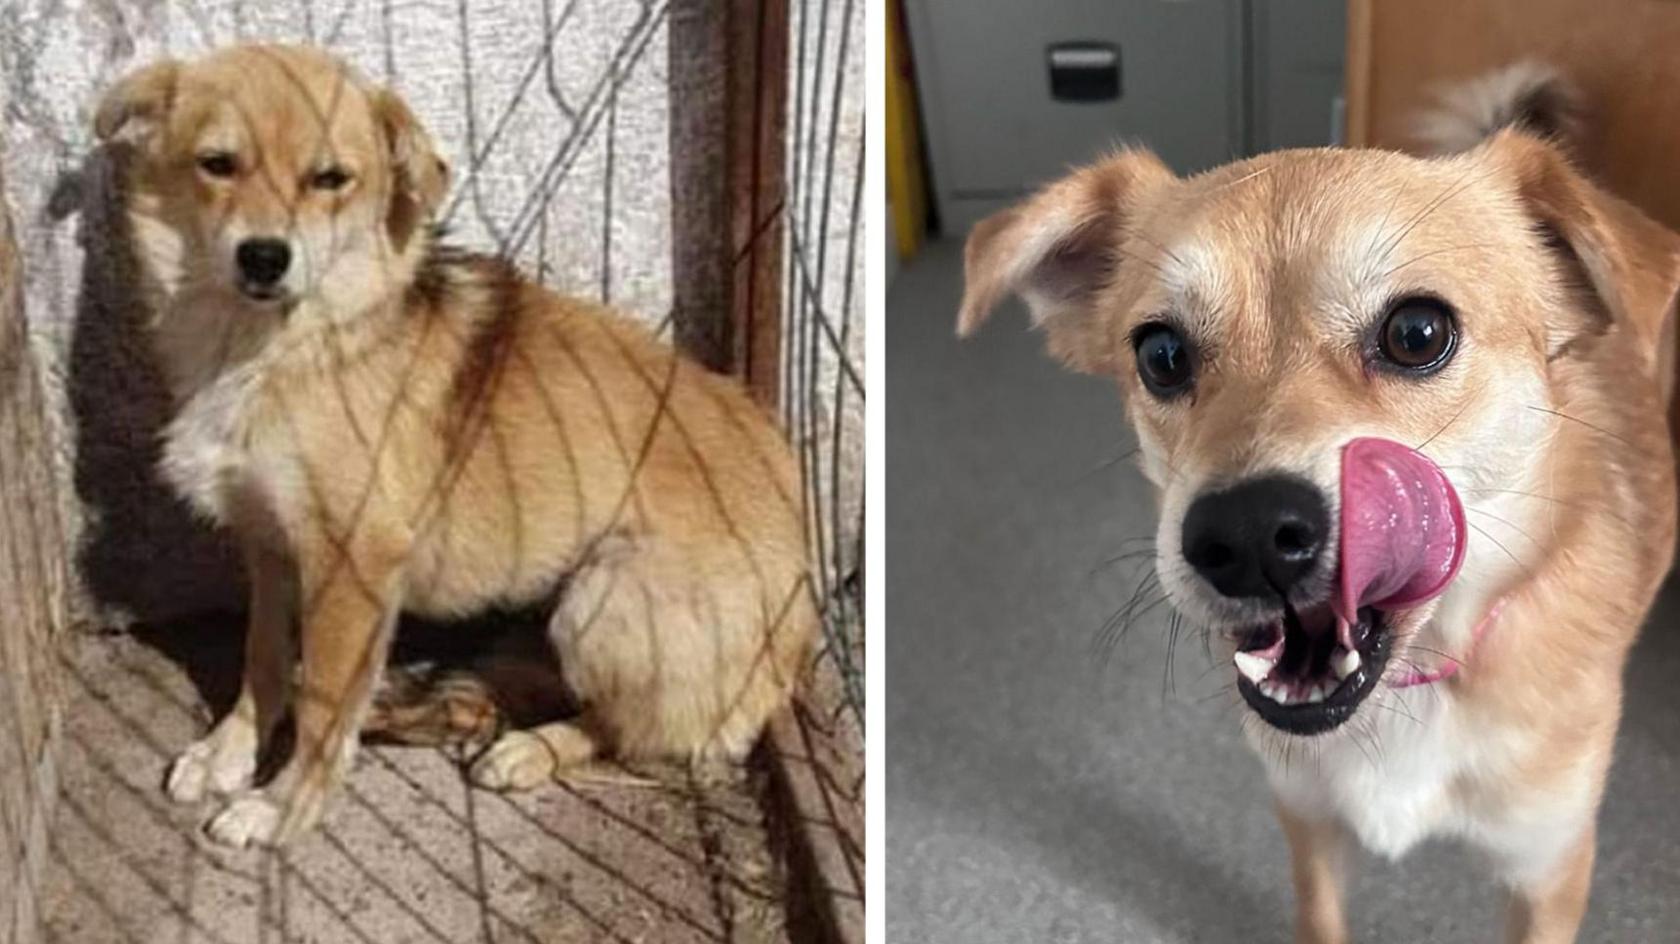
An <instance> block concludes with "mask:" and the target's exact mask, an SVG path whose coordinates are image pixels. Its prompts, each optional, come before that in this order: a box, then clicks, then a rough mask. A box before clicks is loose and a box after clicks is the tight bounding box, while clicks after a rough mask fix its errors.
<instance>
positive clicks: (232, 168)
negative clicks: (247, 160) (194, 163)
mask: <svg viewBox="0 0 1680 944" xmlns="http://www.w3.org/2000/svg"><path fill="white" fill-rule="evenodd" d="M198 169H199V170H201V171H204V172H205V173H206V174H209V175H210V176H211V177H232V176H233V175H234V173H235V172H236V171H238V170H239V162H238V161H236V160H234V158H233V155H232V154H229V153H228V152H226V151H210V152H207V153H204V154H200V155H199V156H198Z"/></svg>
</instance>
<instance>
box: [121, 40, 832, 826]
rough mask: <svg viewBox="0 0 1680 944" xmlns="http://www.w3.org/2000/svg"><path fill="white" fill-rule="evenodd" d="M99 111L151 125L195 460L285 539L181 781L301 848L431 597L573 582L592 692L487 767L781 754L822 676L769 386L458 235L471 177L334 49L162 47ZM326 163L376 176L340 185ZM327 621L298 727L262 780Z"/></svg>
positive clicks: (157, 239)
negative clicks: (813, 681) (253, 294)
mask: <svg viewBox="0 0 1680 944" xmlns="http://www.w3.org/2000/svg"><path fill="white" fill-rule="evenodd" d="M96 127H97V130H98V132H99V134H100V135H101V137H103V138H105V139H107V140H108V141H110V142H111V143H112V146H113V147H114V148H116V149H118V150H119V151H124V152H126V154H125V163H126V164H127V165H128V167H129V174H128V181H127V184H128V199H129V203H130V217H131V220H132V223H133V226H134V230H135V237H136V242H137V244H138V247H139V249H140V251H141V254H142V256H143V257H144V258H145V260H146V261H147V262H148V263H149V264H148V266H147V273H148V277H149V284H148V292H149V294H150V295H151V299H152V301H153V303H154V304H155V305H156V309H157V313H158V314H157V325H156V341H157V346H158V353H159V355H160V358H161V361H162V363H163V364H164V367H165V369H166V372H167V375H168V377H169V379H170V382H171V385H172V388H173V390H174V393H175V397H176V399H177V402H178V404H179V410H178V413H177V415H176V417H175V419H174V420H173V422H172V424H171V425H170V427H169V430H168V437H167V443H166V447H165V458H164V461H163V471H164V474H165V476H166V477H167V478H168V479H169V480H170V481H171V482H172V483H173V484H174V485H175V486H176V487H177V489H178V490H180V491H181V493H182V494H183V496H184V497H186V498H187V499H188V500H189V501H190V502H192V504H193V505H194V506H195V507H196V508H198V509H199V510H200V511H202V512H203V513H204V514H206V515H208V516H209V517H210V518H212V519H213V520H214V521H216V522H217V523H219V524H221V525H224V526H226V527H228V528H230V529H231V530H232V531H233V532H234V533H235V535H236V536H237V537H238V538H239V539H240V541H241V542H242V543H243V544H244V545H245V546H246V547H247V549H248V556H249V558H250V559H251V561H252V566H251V567H250V575H251V578H252V585H253V593H252V614H251V625H250V643H249V657H248V660H247V671H246V681H245V686H244V689H243V692H242V695H241V697H240V700H239V704H238V706H237V707H236V708H235V710H234V712H233V713H232V714H231V715H230V716H229V717H228V718H227V719H226V720H224V721H223V722H222V723H221V724H220V725H218V727H217V728H216V730H215V731H213V732H212V733H211V734H210V736H209V737H207V738H206V739H205V740H204V741H201V742H199V744H197V745H195V746H194V747H193V748H191V749H189V751H188V752H187V754H185V755H183V759H182V761H180V762H178V763H177V765H176V768H175V769H174V770H173V771H172V773H171V777H170V791H171V793H172V794H173V795H175V796H176V797H177V798H178V799H182V800H195V799H197V798H198V797H200V796H201V795H203V793H204V792H205V791H206V790H207V789H215V790H219V791H224V792H229V793H232V794H233V798H232V801H231V802H230V804H229V806H228V807H227V808H226V809H225V810H224V811H223V812H222V813H221V814H220V815H219V816H218V817H216V818H215V819H214V820H213V821H212V822H211V824H210V831H211V833H212V835H214V836H216V837H217V838H219V839H222V840H224V841H228V842H233V843H236V844H243V843H244V842H247V841H262V842H283V841H285V840H287V839H290V838H292V837H295V836H296V835H298V834H299V833H300V832H302V831H304V830H306V829H308V828H309V827H310V826H311V825H313V824H314V823H315V822H316V821H317V820H318V818H319V816H320V813H321V810H322V806H323V804H324V802H325V799H326V797H327V795H328V794H329V793H330V791H331V789H332V788H333V786H334V785H335V784H336V783H337V782H338V781H339V780H340V779H341V778H342V777H343V776H344V774H345V771H346V769H347V767H348V765H349V763H350V760H351V757H352V754H353V748H354V745H355V736H356V732H357V729H358V726H359V724H360V722H361V720H362V718H363V715H364V712H365V710H366V709H367V706H368V703H369V699H370V696H371V692H372V689H373V686H374V682H375V680H376V679H377V678H378V676H379V673H380V671H381V669H382V667H383V664H384V660H385V654H386V650H387V647H388V645H389V642H390V636H391V632H392V628H393V625H394V621H395V619H396V617H397V614H398V612H399V611H402V610H408V611H413V612H416V613H419V614H424V615H428V616H434V617H456V616H461V615H465V614H470V613H474V612H477V611H481V610H484V609H486V608H489V607H491V606H495V605H520V604H529V603H531V602H533V601H536V600H539V599H541V598H542V597H543V596H544V595H545V594H549V593H552V592H553V591H554V590H555V589H556V587H557V586H561V585H562V581H563V587H562V589H563V592H562V593H561V595H560V603H559V605H558V608H557V610H556V612H555V613H554V616H553V619H552V623H551V630H550V635H551V638H552V641H553V644H554V647H555V649H556V650H557V653H558V655H559V657H560V662H561V667H562V670H563V672H564V674H565V679H566V682H567V683H568V684H569V685H570V686H571V688H572V689H573V690H574V691H575V692H576V694H577V695H578V697H579V699H580V701H581V703H582V714H581V715H580V716H579V717H577V718H575V719H573V720H572V721H569V722H565V723H564V724H563V725H558V726H550V727H547V728H546V729H544V730H541V731H539V732H537V733H536V735H535V736H528V735H523V734H519V735H518V736H517V737H515V736H514V735H512V734H510V735H509V736H508V737H507V738H504V740H503V741H499V742H498V743H497V744H496V745H493V746H492V749H491V752H490V755H489V756H487V758H486V759H485V761H484V762H481V764H480V766H479V767H478V768H476V769H475V771H474V774H475V777H476V778H477V779H478V780H479V781H480V782H481V783H486V784H488V785H491V786H498V787H511V786H528V785H530V784H531V783H534V782H537V781H538V780H546V779H547V778H548V777H549V776H550V775H551V774H553V773H555V772H556V770H557V768H558V767H560V766H563V765H564V764H567V763H582V762H584V761H587V760H588V759H589V758H590V757H592V756H594V754H596V753H609V754H614V755H618V756H623V757H642V756H650V755H652V756H669V755H677V756H682V757H695V758H699V757H708V756H718V757H737V756H740V755H741V754H742V753H743V752H744V751H746V750H747V749H748V747H749V746H750V745H751V743H752V742H753V740H754V739H755V738H756V737H757V735H758V733H759V731H760V729H761V728H762V726H763V724H764V723H765V720H766V719H767V717H768V716H769V715H770V714H771V713H772V712H774V711H776V710H778V709H779V708H780V707H781V706H782V705H783V704H784V703H785V702H786V700H787V698H788V697H789V692H790V689H791V688H792V686H793V685H794V683H795V680H796V677H797V676H799V674H800V673H801V671H802V668H803V665H804V664H805V661H806V660H807V658H808V653H809V650H810V647H811V645H812V641H813V637H814V631H815V612H814V608H813V606H812V601H811V598H810V594H809V592H808V588H807V586H806V575H805V563H804V550H803V540H802V533H801V527H800V519H799V498H798V494H799V493H798V486H797V479H796V475H797V473H796V469H795V465H794V462H793V459H792V456H791V453H790V451H789V449H788V448H787V446H786V444H785V442H784V441H783V440H782V438H781V436H780V434H779V432H778V431H777V430H776V428H775V426H774V424H773V423H772V422H771V420H770V419H769V418H768V417H767V416H766V415H765V414H764V413H763V412H762V411H761V410H760V409H758V408H757V407H756V406H755V405H754V404H753V403H752V402H751V401H750V400H749V399H748V397H747V396H746V394H745V392H744V391H743V390H742V389H741V388H740V387H739V385H737V384H736V383H734V382H733V381H730V380H728V379H725V378H722V377H718V376H715V375H712V374H709V373H707V372H706V371H705V370H703V369H702V368H700V367H698V366H696V365H695V364H693V363H691V362H690V361H688V360H686V359H683V358H681V357H679V356H677V355H675V354H674V353H673V352H672V351H671V350H670V349H669V348H668V347H666V346H665V345H664V344H662V343H660V342H658V341H657V340H655V339H654V338H653V337H652V336H651V335H650V334H649V333H648V332H647V331H646V330H644V329H643V328H641V327H639V326H637V325H635V324H634V323H632V322H630V321H629V320H627V319H625V318H623V317H621V316H619V315H617V314H615V313H613V312H611V311H608V310H606V309H603V308H601V307H599V306H596V305H593V304H590V303H588V302H584V301H579V300H576V299H570V298H563V297H560V296H558V295H555V294H554V293H552V292H549V291H547V290H545V289H543V288H540V287H538V286H536V285H534V284H532V283H530V282H528V281H526V280H525V279H523V278H522V277H521V276H520V275H519V274H518V273H517V272H515V271H513V270H512V269H511V267H509V266H508V265H506V264H505V263H502V262H500V261H497V260H493V259H489V258H484V257H478V256H472V255H469V254H465V253H460V252H457V251H453V250H450V249H448V248H446V247H443V246H440V245H437V244H435V242H434V240H433V238H432V236H431V234H430V232H429V229H428V227H427V225H426V224H427V221H428V220H429V218H430V216H431V213H432V210H433V209H434V208H435V207H436V205H437V203H438V201H439V200H440V199H441V197H442V195H443V193H444V190H445V188H446V186H447V173H448V171H447V168H446V167H445V166H444V164H443V162H442V161H441V160H440V159H439V158H438V157H437V155H436V153H435V151H434V149H433V147H432V145H431V143H430V139H429V137H428V136H427V135H426V133H425V131H424V130H423V129H422V128H421V127H420V126H419V124H418V122H417V121H416V119H415V118H414V116H413V114H412V113H411V112H410V111H409V110H408V108H407V107H406V106H404V105H403V104H402V102H401V101H400V99H398V98H397V97H396V96H395V95H393V94H392V93H391V92H389V91H386V90H383V89H378V88H374V87H372V86H369V85H368V84H366V83H365V82H363V81H362V80H361V79H360V78H358V77H356V76H355V75H354V74H352V73H351V72H349V71H348V70H347V68H346V67H345V66H344V65H343V64H341V63H339V62H337V61H336V60H334V59H332V58H330V57H329V56H327V55H325V54H323V53H320V52H317V51H314V50H310V49H306V48H298V47H278V46H252V47H238V48H233V49H228V50H224V51H221V52H218V53H215V54H213V55H211V56H209V57H207V58H205V59H203V60H201V61H198V62H194V63H163V64H160V65H154V66H150V67H148V68H146V69H144V70H142V71H140V72H139V73H137V74H136V75H135V76H132V77H130V78H129V79H126V80H124V81H123V82H122V83H120V84H119V85H118V86H116V87H115V88H114V89H113V90H112V91H111V93H110V95H109V97H108V98H107V100H106V101H105V102H104V104H103V105H102V106H101V107H100V109H99V114H98V118H97V119H96ZM207 146H213V147H216V148H221V149H225V150H230V151H234V152H235V153H237V154H238V156H239V160H240V162H241V173H240V175H239V176H238V177H237V179H234V180H221V179H211V178H210V177H207V176H206V175H205V173H203V172H202V170H201V169H200V168H199V167H198V165H197V164H196V163H195V155H198V154H201V153H202V152H203V149H204V148H205V147H207ZM323 163H332V164H336V165H338V166H341V167H343V168H344V169H345V170H347V171H349V172H350V173H352V174H353V177H354V179H353V182H352V183H351V184H350V185H349V186H348V187H346V188H344V189H343V190H341V191H338V192H323V191H321V190H318V189H315V190H312V189H311V188H310V185H309V184H308V181H309V178H310V174H311V172H312V170H316V169H318V168H319V167H321V166H322V165H323ZM253 235H256V236H270V237H278V238H285V239H288V240H289V241H290V242H291V244H292V245H293V247H294V252H295V253H297V254H298V262H297V265H296V266H295V268H296V269H297V270H298V271H297V272H295V273H288V276H287V280H288V281H287V289H288V291H289V293H290V294H289V296H288V298H287V299H286V300H285V301H284V302H282V303H273V302H258V301H253V300H251V299H249V298H247V297H245V296H244V295H242V294H241V293H240V292H239V291H238V290H237V288H236V286H235V281H234V278H233V272H234V269H233V262H232V258H233V253H234V247H235V245H236V243H237V241H238V240H239V239H241V238H246V237H249V236H253ZM294 626H295V627H296V630H297V634H298V640H299V643H300V653H301V671H300V672H299V673H298V686H297V690H296V691H295V692H293V693H292V694H291V696H290V701H289V704H290V707H291V709H292V711H293V713H294V714H295V716H296V721H297V729H298V739H297V748H296V750H295V752H294V754H293V756H292V757H291V759H290V760H289V761H288V763H287V764H286V765H285V767H284V768H283V769H282V771H281V772H280V774H279V775H278V776H277V777H276V779H275V780H274V782H273V783H271V784H269V785H268V786H267V787H265V788H263V789H260V790H259V789H252V788H251V786H250V776H251V770H252V769H253V767H254V756H255V754H254V752H255V750H256V745H257V742H258V741H259V740H261V739H263V738H265V737H266V736H267V734H268V733H269V732H270V730H271V729H272V724H273V722H274V720H275V719H276V718H277V717H278V716H279V714H280V713H281V711H282V710H283V708H284V707H285V702H283V699H284V697H285V695H284V689H285V688H286V687H287V686H286V682H287V681H288V680H289V677H290V675H291V673H290V672H289V671H288V670H287V669H286V668H285V666H288V665H289V664H290V661H289V660H290V657H291V654H290V652H289V649H290V647H289V646H288V645H286V644H285V640H287V639H288V638H289V636H290V635H291V629H292V628H293V627H294ZM387 720H388V719H387ZM560 743H564V744H565V745H567V747H568V751H567V752H566V753H565V754H564V755H560V754H555V753H550V752H551V751H552V750H553V749H554V745H556V744H560ZM585 747H586V748H587V749H585ZM515 774H517V776H515Z"/></svg>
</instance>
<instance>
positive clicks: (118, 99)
mask: <svg viewBox="0 0 1680 944" xmlns="http://www.w3.org/2000/svg"><path fill="white" fill-rule="evenodd" d="M180 73H181V64H180V63H178V62H175V61H173V60H170V59H165V60H162V61H160V62H154V63H152V64H151V65H149V66H145V67H143V68H140V69H136V70H134V71H133V72H130V73H129V74H128V75H126V76H124V77H123V78H122V79H121V81H119V82H117V84H116V85H114V86H112V87H111V90H110V91H109V92H106V93H105V97H104V98H103V99H101V100H100V102H99V110H98V111H96V112H95V113H94V116H93V133H94V136H95V137H97V138H98V139H99V140H101V141H109V140H111V139H112V138H114V137H116V136H117V134H118V133H120V132H122V131H123V130H124V129H125V128H126V129H129V130H130V131H131V132H137V133H139V134H142V135H143V134H146V133H149V132H150V131H152V130H155V129H156V128H157V126H158V125H160V124H162V123H163V119H164V117H165V116H166V115H168V114H169V106H170V103H171V102H173V101H174V99H175V83H176V80H177V79H178V78H179V77H180Z"/></svg>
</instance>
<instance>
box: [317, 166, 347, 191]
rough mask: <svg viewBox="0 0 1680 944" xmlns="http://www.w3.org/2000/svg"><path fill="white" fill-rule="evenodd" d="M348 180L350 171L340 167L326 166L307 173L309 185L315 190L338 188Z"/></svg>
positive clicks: (341, 187)
mask: <svg viewBox="0 0 1680 944" xmlns="http://www.w3.org/2000/svg"><path fill="white" fill-rule="evenodd" d="M349 182H350V173H349V172H348V171H346V170H345V169H344V168H342V167H328V168H326V169H324V170H318V171H316V172H315V173H313V174H310V175H309V186H311V187H314V188H315V189H316V190H340V189H343V187H344V185H346V184H348V183H349Z"/></svg>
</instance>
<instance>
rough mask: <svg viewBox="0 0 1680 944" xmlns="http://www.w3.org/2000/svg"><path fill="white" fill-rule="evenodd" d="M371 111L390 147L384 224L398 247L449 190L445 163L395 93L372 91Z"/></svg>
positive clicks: (434, 209)
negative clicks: (388, 181) (388, 195)
mask: <svg viewBox="0 0 1680 944" xmlns="http://www.w3.org/2000/svg"><path fill="white" fill-rule="evenodd" d="M373 110H374V115H375V116H376V117H377V119H378V121H379V125H380V127H381V129H383V130H384V132H385V141H386V144H387V146H388V147H389V148H390V155H391V205H390V208H389V209H388V211H387V214H386V225H387V227H388V228H389V229H390V233H391V241H392V242H394V243H395V244H396V245H397V248H398V249H399V250H400V249H401V248H402V247H403V246H405V245H407V244H408V239H409V237H410V236H412V235H413V234H414V231H415V229H416V228H417V227H419V226H420V225H421V224H422V223H425V222H426V221H427V220H429V219H431V216H432V214H433V213H434V212H436V210H437V208H438V204H440V203H442V202H443V195H444V194H445V193H446V192H447V191H448V190H449V164H448V163H446V162H445V161H444V159H443V158H442V157H440V156H438V153H437V147H436V146H435V145H434V144H433V143H432V136H431V135H429V134H427V133H426V129H425V128H423V127H421V125H420V121H419V119H417V118H415V117H414V112H412V111H410V110H409V107H408V105H407V104H406V103H404V102H403V100H402V98H401V97H399V96H398V95H397V94H396V93H395V92H392V91H391V90H389V89H383V88H382V89H377V90H375V91H374V93H373Z"/></svg>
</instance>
